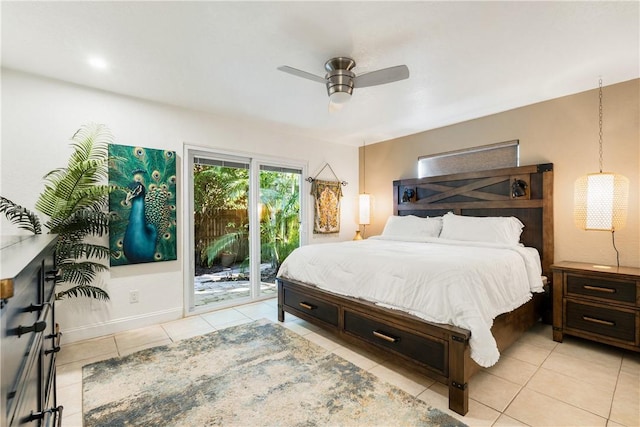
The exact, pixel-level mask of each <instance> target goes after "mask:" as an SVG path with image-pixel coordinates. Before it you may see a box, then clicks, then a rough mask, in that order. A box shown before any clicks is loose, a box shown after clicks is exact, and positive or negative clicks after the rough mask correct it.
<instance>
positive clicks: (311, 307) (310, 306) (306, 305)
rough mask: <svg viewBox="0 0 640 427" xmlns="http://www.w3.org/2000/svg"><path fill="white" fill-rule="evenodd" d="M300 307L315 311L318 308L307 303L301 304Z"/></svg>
mask: <svg viewBox="0 0 640 427" xmlns="http://www.w3.org/2000/svg"><path fill="white" fill-rule="evenodd" d="M300 307H302V308H306V309H307V310H315V309H316V308H317V307H316V306H314V305H311V304H307V303H306V302H301V303H300Z"/></svg>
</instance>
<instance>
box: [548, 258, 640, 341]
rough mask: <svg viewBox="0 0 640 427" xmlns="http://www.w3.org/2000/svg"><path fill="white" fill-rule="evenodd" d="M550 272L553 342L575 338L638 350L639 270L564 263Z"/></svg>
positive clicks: (555, 265) (639, 332) (639, 318)
mask: <svg viewBox="0 0 640 427" xmlns="http://www.w3.org/2000/svg"><path fill="white" fill-rule="evenodd" d="M551 269H552V270H553V340H554V341H558V342H562V339H563V337H564V335H565V334H566V335H574V336H577V337H582V338H587V339H590V340H593V341H598V342H601V343H605V344H610V345H614V346H617V347H622V348H626V349H629V350H634V351H640V268H633V267H612V266H599V265H593V264H586V263H579V262H569V261H563V262H560V263H557V264H554V265H552V266H551Z"/></svg>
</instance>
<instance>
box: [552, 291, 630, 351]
mask: <svg viewBox="0 0 640 427" xmlns="http://www.w3.org/2000/svg"><path fill="white" fill-rule="evenodd" d="M565 315H566V323H565V325H566V327H567V328H571V329H576V330H581V331H585V332H589V333H593V334H598V335H602V336H603V337H608V338H615V339H618V340H622V341H626V342H630V343H634V342H635V340H636V313H635V312H632V311H624V310H616V309H613V308H609V307H602V306H595V305H589V304H580V303H577V302H573V301H567V302H566V307H565Z"/></svg>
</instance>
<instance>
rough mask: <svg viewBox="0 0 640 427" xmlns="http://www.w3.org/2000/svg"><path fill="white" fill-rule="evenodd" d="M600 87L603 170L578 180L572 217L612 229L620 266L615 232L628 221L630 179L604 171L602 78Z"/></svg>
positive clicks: (591, 226)
mask: <svg viewBox="0 0 640 427" xmlns="http://www.w3.org/2000/svg"><path fill="white" fill-rule="evenodd" d="M599 87H600V90H599V99H600V102H599V126H600V133H599V147H600V172H598V173H590V174H587V175H585V176H582V177H580V178H578V179H577V180H576V182H575V192H574V211H573V217H574V221H575V224H576V226H577V227H579V228H581V229H583V230H600V231H611V239H612V242H613V248H614V250H615V251H616V261H617V265H618V266H620V254H619V252H618V249H617V248H616V245H615V237H614V233H615V231H616V230H620V229H622V228H623V227H624V225H625V223H626V220H627V204H628V199H629V180H628V179H627V178H626V177H624V176H622V175H619V174H616V173H613V172H603V167H602V79H600V80H599Z"/></svg>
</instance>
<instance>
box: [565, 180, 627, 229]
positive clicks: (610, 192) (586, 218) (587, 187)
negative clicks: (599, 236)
mask: <svg viewBox="0 0 640 427" xmlns="http://www.w3.org/2000/svg"><path fill="white" fill-rule="evenodd" d="M628 200H629V180H628V179H627V178H626V177H624V176H622V175H618V174H614V173H610V172H600V173H592V174H588V175H585V176H582V177H580V178H578V179H577V180H576V183H575V192H574V211H573V217H574V221H575V224H576V226H577V227H579V228H582V229H583V230H607V231H613V230H620V229H621V228H623V227H624V225H625V223H626V221H627V205H628Z"/></svg>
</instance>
